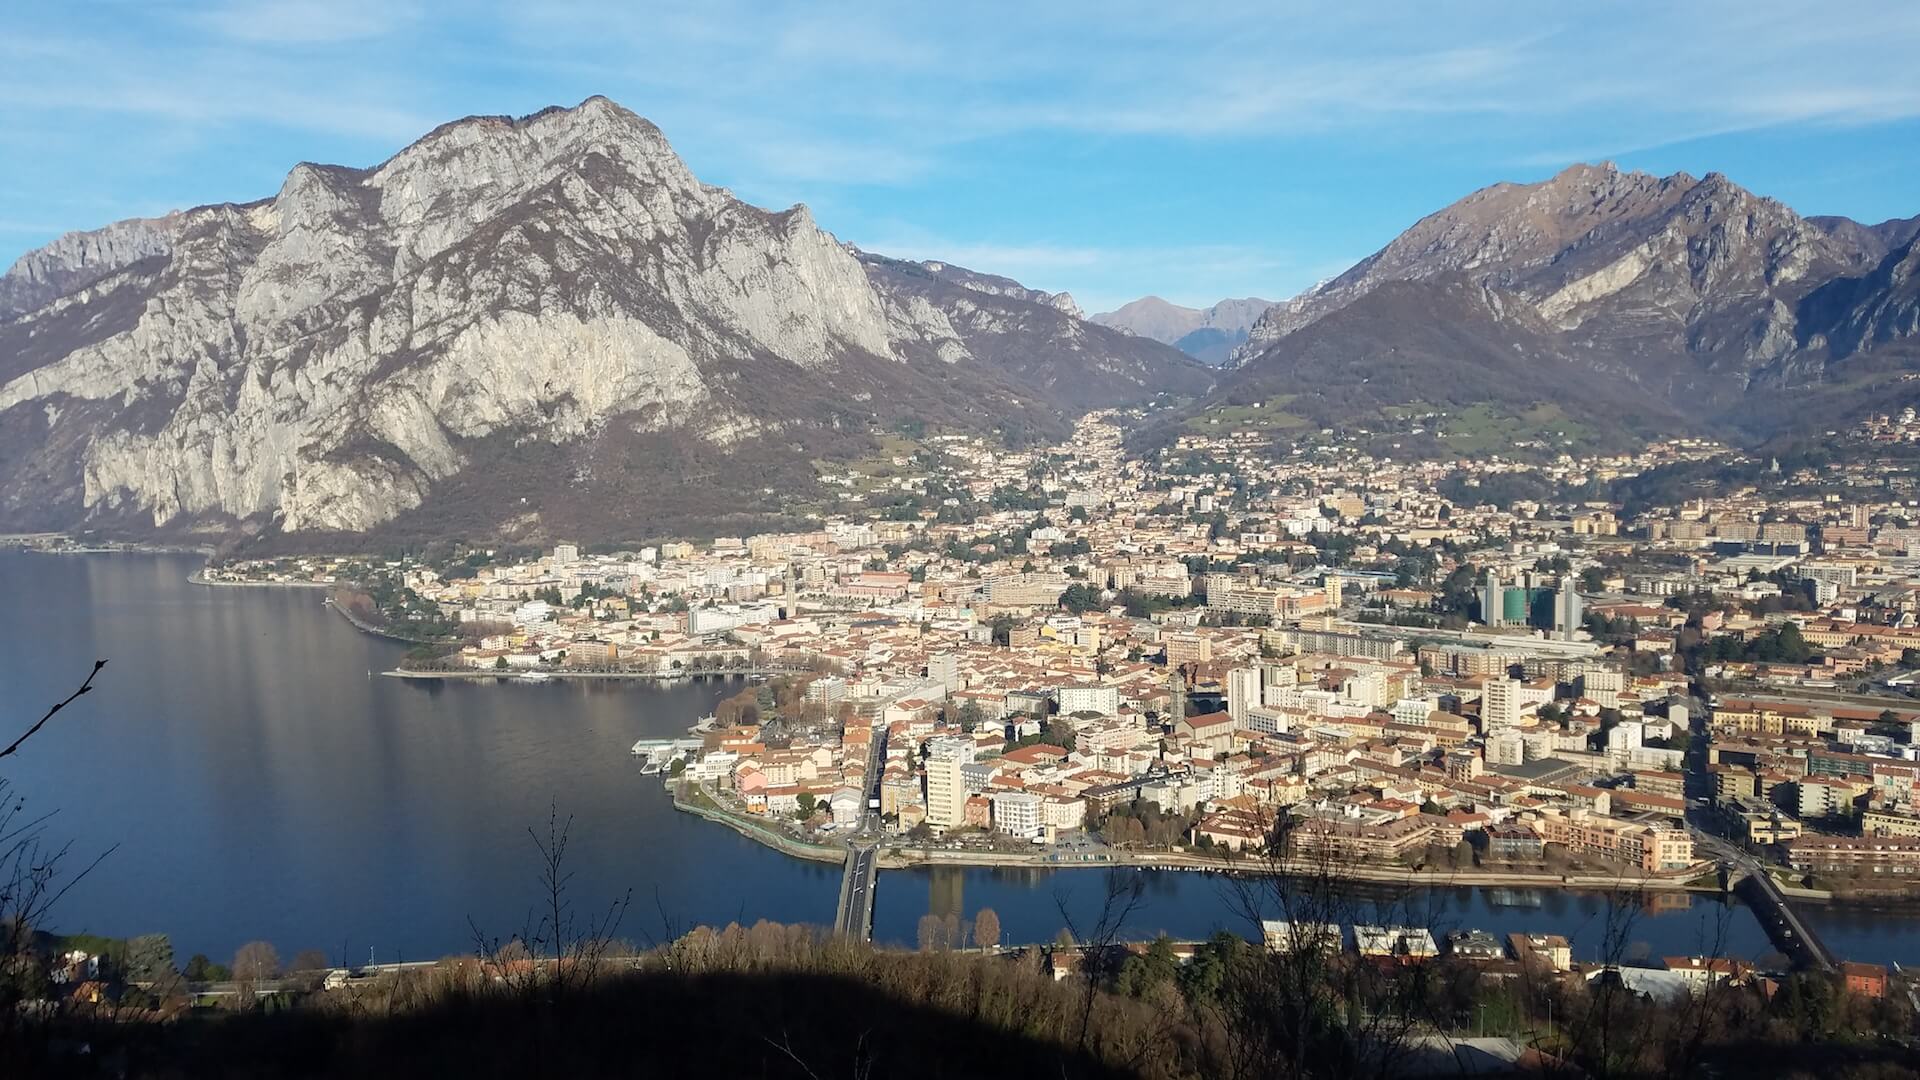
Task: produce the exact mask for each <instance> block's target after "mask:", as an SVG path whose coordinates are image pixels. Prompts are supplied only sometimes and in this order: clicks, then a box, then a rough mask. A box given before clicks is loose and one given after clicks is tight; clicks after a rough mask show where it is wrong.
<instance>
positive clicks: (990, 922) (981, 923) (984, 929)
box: [973, 907, 1000, 949]
mask: <svg viewBox="0 0 1920 1080" xmlns="http://www.w3.org/2000/svg"><path fill="white" fill-rule="evenodd" d="M973 943H974V944H975V945H978V946H980V947H981V948H982V949H997V948H999V947H1000V916H998V915H996V914H994V911H993V909H992V908H990V907H986V908H981V909H980V912H979V914H977V915H975V916H974V917H973Z"/></svg>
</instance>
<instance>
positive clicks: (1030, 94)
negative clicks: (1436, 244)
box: [0, 0, 1920, 302]
mask: <svg viewBox="0 0 1920 1080" xmlns="http://www.w3.org/2000/svg"><path fill="white" fill-rule="evenodd" d="M25 7H26V9H27V10H25V11H22V12H18V13H15V12H10V13H9V15H10V20H11V22H10V25H9V32H8V33H6V34H5V35H0V146H4V147H6V149H7V151H8V152H7V153H6V154H0V185H4V186H7V187H14V188H22V189H29V190H35V191H39V192H41V193H42V194H41V196H40V197H39V198H31V197H29V198H28V199H26V200H24V201H20V202H17V203H15V204H13V205H10V206H9V207H8V209H9V212H10V213H11V214H12V217H13V219H14V220H16V221H17V222H22V223H25V222H32V221H37V220H47V219H50V218H57V217H58V216H59V210H60V207H59V206H58V205H57V204H56V203H55V202H54V199H55V198H56V197H57V196H58V194H59V193H60V189H61V188H62V187H63V186H65V185H63V184H62V183H61V182H60V179H59V178H60V177H62V176H68V177H71V176H74V175H83V176H86V177H87V178H88V179H89V180H90V181H91V180H97V181H98V183H99V184H100V185H101V187H102V189H103V190H105V191H108V193H109V194H111V195H116V196H117V197H118V199H119V200H120V201H122V202H126V203H136V202H144V201H148V199H150V198H151V197H152V196H150V195H149V194H148V193H147V191H146V190H145V189H146V188H150V187H154V186H160V187H164V188H165V189H166V191H168V192H170V193H171V192H182V191H192V192H198V193H199V197H200V198H202V199H203V200H206V201H211V200H215V199H225V198H246V197H254V196H258V195H261V194H265V193H266V192H265V191H262V190H258V189H257V186H258V185H260V184H262V183H271V179H270V178H269V177H268V175H267V174H268V173H269V172H270V171H271V170H272V169H284V168H285V167H286V165H288V164H291V163H292V161H294V160H298V159H301V158H322V159H330V160H343V161H345V162H346V163H349V164H366V163H372V162H374V161H378V160H380V159H382V158H384V157H385V156H387V155H388V154H390V153H391V152H392V151H393V150H395V149H397V148H398V147H399V146H400V145H402V144H404V143H405V142H407V141H409V140H411V139H412V138H414V137H416V136H418V135H420V134H422V133H424V132H425V131H426V130H428V129H429V128H431V127H433V126H434V125H436V124H438V123H440V122H442V121H444V120H447V119H450V118H453V117H456V116H460V115H465V114H468V113H475V112H530V111H533V110H534V109H537V108H539V107H541V106H543V105H547V104H553V103H563V104H570V103H572V102H576V101H579V100H580V99H581V98H584V97H586V96H588V95H589V94H593V93H605V94H608V95H609V96H612V97H614V98H616V99H617V100H620V101H621V102H623V103H624V104H627V105H628V106H630V107H632V108H634V109H636V110H637V111H639V112H641V113H643V114H644V115H647V116H648V117H650V118H651V119H653V120H655V121H656V122H658V123H659V124H660V125H661V127H662V128H663V130H665V131H666V133H667V135H668V136H669V137H670V138H671V139H672V140H673V142H674V144H675V145H676V146H677V147H679V148H681V149H682V151H683V152H684V153H686V154H687V156H688V158H689V161H690V162H691V163H693V164H694V165H695V166H696V170H697V171H698V172H699V173H700V175H702V176H703V177H704V178H708V179H711V180H714V181H715V182H721V183H726V184H728V185H729V186H732V187H734V188H735V189H736V190H738V191H740V192H741V193H742V194H743V195H746V196H748V197H751V198H753V199H755V200H756V201H760V202H764V203H768V204H773V205H786V204H789V203H791V202H795V201H807V202H809V203H812V204H814V205H815V206H816V207H817V208H818V207H822V206H831V207H832V208H833V210H834V216H833V217H827V216H825V215H823V216H822V220H823V221H824V222H825V223H826V224H827V225H828V226H829V227H833V228H836V229H838V230H840V231H844V232H845V233H847V234H848V235H851V236H854V237H856V238H861V237H875V238H878V239H880V240H891V239H897V238H899V237H898V236H896V235H894V232H893V230H891V228H890V226H889V222H891V221H895V220H905V219H909V218H911V219H912V220H917V221H919V222H921V223H922V224H923V225H924V227H925V228H927V229H928V230H930V235H928V236H925V237H922V238H921V239H923V240H925V241H927V242H926V243H925V244H916V245H913V246H912V248H911V250H910V251H908V252H907V253H912V254H917V255H922V256H923V257H936V256H937V257H942V258H950V259H954V260H956V261H967V260H973V261H977V262H980V263H982V266H981V268H982V269H990V270H995V271H997V272H1002V273H1010V274H1013V275H1014V276H1022V277H1023V276H1032V277H1035V278H1036V279H1037V280H1036V282H1035V283H1036V284H1041V285H1044V286H1045V287H1048V288H1056V289H1057V288H1073V289H1075V290H1076V291H1078V292H1085V293H1088V294H1089V296H1093V295H1098V294H1100V293H1102V292H1108V291H1110V292H1113V293H1115V294H1118V293H1121V292H1122V291H1136V292H1143V291H1160V292H1163V293H1170V294H1179V295H1182V296H1185V297H1187V298H1189V299H1190V300H1199V299H1201V298H1202V296H1203V295H1204V293H1205V291H1206V290H1210V289H1214V288H1230V289H1235V290H1242V291H1267V292H1273V291H1281V290H1284V289H1286V288H1287V287H1289V286H1297V285H1300V284H1305V283H1307V282H1309V281H1311V280H1313V278H1315V277H1319V276H1324V274H1323V273H1321V272H1320V271H1321V270H1322V269H1323V268H1324V264H1325V263H1326V262H1327V261H1328V260H1329V259H1331V258H1333V257H1334V256H1335V255H1336V254H1337V255H1342V256H1344V255H1345V254H1349V253H1351V252H1352V251H1353V250H1355V249H1358V250H1366V248H1367V245H1369V244H1373V243H1377V242H1379V240H1380V239H1381V234H1382V233H1383V232H1384V233H1385V234H1386V235H1391V226H1393V225H1394V224H1395V223H1397V224H1402V225H1403V224H1405V223H1406V221H1407V220H1411V219H1410V218H1407V217H1406V216H1405V215H1406V214H1407V213H1408V212H1409V211H1410V210H1411V211H1412V212H1414V213H1417V212H1419V210H1415V209H1413V206H1414V204H1415V203H1418V204H1421V205H1420V209H1432V208H1434V207H1435V206H1437V205H1439V203H1440V202H1443V201H1445V200H1446V199H1448V198H1452V197H1455V196H1457V195H1459V194H1462V193H1464V192H1463V190H1461V189H1460V188H1459V187H1458V186H1457V185H1460V184H1462V183H1469V184H1478V183H1484V182H1487V181H1488V180H1489V179H1497V178H1499V175H1500V174H1499V173H1494V174H1492V175H1489V170H1508V169H1523V170H1532V169H1538V168H1543V167H1550V166H1558V165H1562V164H1565V163H1567V162H1568V161H1571V160H1591V159H1595V158H1601V157H1627V156H1632V155H1648V154H1656V155H1657V154H1663V153H1667V152H1669V151H1671V150H1672V149H1673V148H1676V147H1683V146H1687V145H1689V144H1695V143H1698V142H1700V141H1702V140H1707V139H1709V138H1713V137H1719V138H1735V137H1738V138H1744V139H1759V138H1764V137H1772V136H1775V135H1777V134H1778V133H1780V132H1801V131H1808V132H1832V131H1846V130H1850V129H1855V128H1859V129H1865V130H1872V129H1874V128H1875V126H1876V125H1890V124H1901V123H1906V122H1911V121H1914V120H1915V119H1916V118H1920V64H1915V63H1914V62H1913V59H1912V58H1913V57H1914V56H1915V55H1920V4H1913V3H1909V2H1904V0H1902V2H1899V3H1894V2H1868V3H1860V4H1831V3H1811V2H1808V0H1695V2H1691V3H1687V4H1677V5H1651V4H1642V3H1614V4H1589V5H1577V6H1575V5H1546V6H1543V5H1540V4H1538V3H1535V2H1533V0H1488V2H1484V3H1476V4H1472V5H1447V6H1445V7H1444V8H1432V7H1427V8H1421V7H1412V6H1405V5H1364V4H1349V5H1342V6H1339V7H1334V8H1329V7H1326V6H1323V5H1311V6H1309V5H1280V6H1276V5H1273V4H1272V3H1270V2H1261V0H1221V2H1219V3H1212V4H1206V5H1174V4H1164V3H1147V2H1144V0H1140V2H1135V0H1060V2H1057V3H1032V2H1031V0H1022V2H993V0H989V2H986V3H981V4H968V5H927V4H893V5H875V4H871V3H856V2H852V0H821V2H818V3H809V4H805V5H770V4H763V3H758V2H752V0H657V2H650V3H647V4H644V5H640V4H631V3H626V2H620V0H543V2H540V3H524V2H519V0H464V2H454V0H214V2H210V3H208V4H201V5H169V4H138V3H131V2H123V3H115V4H69V5H26V6H25ZM61 130H68V131H73V130H82V131H86V132H88V133H89V135H90V138H89V139H87V140H76V139H70V138H66V137H64V136H62V135H60V134H58V132H59V131H61ZM49 132H54V134H48V133H49ZM1870 141H1871V138H1870V136H1869V137H1863V139H1862V143H1863V144H1864V143H1867V142H1870ZM82 143H90V144H91V145H81V144H82ZM22 147H25V148H26V152H24V153H22V152H20V148H22ZM124 147H133V148H135V149H136V150H137V152H127V151H125V150H123V149H122V148H124ZM36 148H38V149H39V150H41V151H42V152H39V153H36V152H34V150H35V149H36ZM1882 156H1884V155H1882ZM1915 156H1920V155H1915ZM1236 157H1238V158H1240V159H1242V160H1244V161H1245V162H1247V163H1249V164H1248V167H1246V168H1236V167H1235V162H1234V160H1233V159H1234V158H1236ZM1189 158H1191V159H1192V160H1193V161H1194V162H1195V164H1193V165H1192V166H1191V167H1190V168H1186V169H1182V168H1181V167H1180V163H1181V162H1182V161H1184V160H1186V159H1189ZM1902 160H1907V159H1905V158H1903V159H1902ZM1202 161H1204V164H1199V162H1202ZM241 162H247V163H251V164H248V165H246V166H245V167H241V165H240V164H239V163H241ZM1461 162H1471V163H1472V167H1471V168H1469V167H1463V166H1461V165H1460V163H1461ZM1169 163H1171V164H1169ZM1342 163H1344V168H1341V167H1340V166H1341V164H1342ZM1689 167H1690V165H1689ZM1443 168H1450V169H1451V171H1450V172H1447V173H1446V175H1444V176H1442V175H1439V173H1440V172H1441V170H1442V169H1443ZM1370 170H1371V171H1372V172H1377V173H1378V174H1380V175H1383V176H1388V177H1392V178H1394V181H1393V183H1394V184H1397V185H1398V186H1399V187H1401V188H1405V189H1410V190H1414V191H1417V193H1418V198H1417V199H1414V198H1409V197H1405V196H1404V194H1403V195H1402V197H1401V198H1400V199H1399V200H1398V201H1396V198H1395V195H1396V192H1395V191H1394V190H1392V189H1391V187H1392V185H1390V184H1389V183H1388V182H1387V181H1383V180H1380V181H1377V180H1374V179H1371V178H1370V175H1369V174H1370ZM243 182H244V183H245V184H247V185H249V186H248V187H246V188H243V189H240V190H234V187H235V186H237V185H239V184H241V183H243ZM1280 185H1291V186H1296V187H1302V188H1312V189H1314V190H1313V192H1312V194H1311V196H1310V197H1308V198H1305V199H1301V198H1290V197H1283V196H1282V195H1281V194H1279V193H1277V192H1276V191H1275V189H1276V188H1277V187H1279V186H1280ZM1163 186H1174V187H1178V188H1181V189H1184V190H1189V191H1194V192H1203V193H1205V197H1204V198H1195V199H1191V200H1186V201H1185V202H1181V201H1180V200H1178V199H1175V198H1173V197H1172V196H1170V195H1168V194H1167V193H1166V192H1165V191H1163V190H1161V187H1163ZM1884 186H1890V185H1883V187H1884ZM110 189H111V190H110ZM268 190H270V188H269V189H268ZM1087 200H1099V201H1100V209H1101V210H1103V211H1104V212H1103V213H1098V214H1094V213H1083V212H1081V211H1083V210H1084V209H1086V207H1085V206H1084V205H1083V204H1084V203H1085V202H1086V201H1087ZM1176 202H1178V203H1180V205H1178V206H1174V205H1172V204H1174V203H1176ZM1383 205H1386V206H1388V207H1389V208H1388V209H1384V210H1383V209H1381V206H1383ZM16 206H17V209H16ZM1888 209H1892V208H1891V207H1889V208H1888ZM1906 212H1908V213H1911V212H1912V209H1908V210H1907V211H1906ZM1288 215H1292V218H1291V219H1289V217H1288ZM1370 215H1371V216H1370ZM1330 216H1344V217H1348V218H1352V219H1354V220H1355V221H1357V222H1359V224H1357V225H1355V226H1354V227H1352V228H1351V229H1349V230H1347V231H1346V232H1340V231H1339V230H1336V229H1334V228H1333V227H1331V226H1330V225H1328V224H1327V222H1326V221H1325V220H1323V219H1324V218H1327V217H1330ZM1382 217H1385V218H1387V219H1388V220H1382V219H1381V218H1382ZM32 231H33V230H31V229H25V230H22V231H20V232H17V233H14V234H12V235H21V236H26V235H29V234H31V232H32ZM933 234H937V235H933ZM1116 237H1119V238H1121V239H1119V240H1116V239H1115V238H1116ZM943 238H944V239H952V240H957V241H961V242H960V243H959V244H957V245H944V244H937V243H936V242H938V241H941V240H942V239H943ZM909 239H910V238H909ZM876 245H877V241H876ZM1122 298H1123V299H1124V298H1125V297H1122ZM1083 299H1086V298H1085V297H1083ZM1089 302H1091V301H1089Z"/></svg>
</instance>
